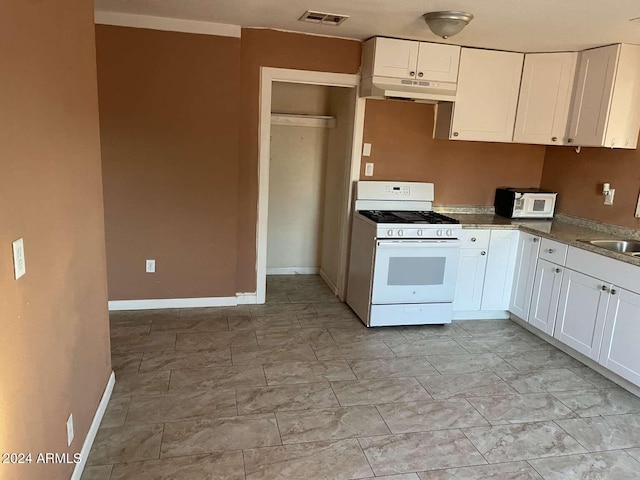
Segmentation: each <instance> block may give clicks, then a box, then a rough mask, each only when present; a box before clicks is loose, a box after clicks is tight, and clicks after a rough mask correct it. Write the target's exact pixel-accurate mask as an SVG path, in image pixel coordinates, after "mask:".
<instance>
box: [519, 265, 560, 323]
mask: <svg viewBox="0 0 640 480" xmlns="http://www.w3.org/2000/svg"><path fill="white" fill-rule="evenodd" d="M563 271H564V268H563V267H560V266H558V265H556V264H554V263H551V262H549V261H547V260H543V259H542V258H540V259H538V266H537V267H536V275H535V280H534V282H533V296H532V299H531V308H530V309H529V318H528V319H527V321H528V322H529V323H530V324H531V325H532V326H534V327H536V328H539V329H540V330H542V331H543V332H544V333H546V334H548V335H553V329H554V327H555V324H556V313H557V312H558V300H559V298H560V287H561V286H562V273H563Z"/></svg>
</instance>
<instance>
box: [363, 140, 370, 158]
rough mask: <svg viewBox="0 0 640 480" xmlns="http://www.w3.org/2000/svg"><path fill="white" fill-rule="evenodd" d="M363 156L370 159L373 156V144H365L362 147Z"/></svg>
mask: <svg viewBox="0 0 640 480" xmlns="http://www.w3.org/2000/svg"><path fill="white" fill-rule="evenodd" d="M362 156H363V157H370V156H371V144H370V143H365V144H364V145H363V146H362Z"/></svg>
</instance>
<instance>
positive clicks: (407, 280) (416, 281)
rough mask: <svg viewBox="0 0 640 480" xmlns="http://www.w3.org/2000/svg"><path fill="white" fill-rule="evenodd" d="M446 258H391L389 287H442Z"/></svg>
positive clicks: (388, 278)
mask: <svg viewBox="0 0 640 480" xmlns="http://www.w3.org/2000/svg"><path fill="white" fill-rule="evenodd" d="M446 262H447V258H446V257H391V258H389V275H388V277H387V285H397V286H403V285H405V286H409V285H442V284H443V283H444V269H445V264H446Z"/></svg>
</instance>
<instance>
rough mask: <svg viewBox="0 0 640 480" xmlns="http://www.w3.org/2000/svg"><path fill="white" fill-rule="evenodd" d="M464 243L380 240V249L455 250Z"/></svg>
mask: <svg viewBox="0 0 640 480" xmlns="http://www.w3.org/2000/svg"><path fill="white" fill-rule="evenodd" d="M461 244H462V242H461V241H460V240H458V239H447V240H378V241H377V246H378V248H399V247H401V248H452V247H453V248H455V247H459V246H460V245H461Z"/></svg>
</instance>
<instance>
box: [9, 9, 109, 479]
mask: <svg viewBox="0 0 640 480" xmlns="http://www.w3.org/2000/svg"><path fill="white" fill-rule="evenodd" d="M0 31H2V42H0V58H1V59H2V74H1V75H0V105H2V107H1V108H0V152H1V153H0V158H1V159H2V160H1V161H0V205H2V207H1V208H0V292H1V293H0V325H1V331H0V452H31V453H32V454H33V455H34V457H33V460H34V463H32V464H31V465H28V466H25V465H6V464H5V465H0V479H2V480H15V479H20V480H42V479H47V480H62V479H68V478H69V477H70V476H71V472H72V470H73V465H67V464H50V465H45V464H36V463H35V460H36V457H35V456H36V455H37V453H38V452H52V453H53V452H55V453H75V452H79V451H80V449H81V447H82V444H83V441H84V439H85V437H86V434H87V431H88V429H89V426H90V424H91V421H92V420H93V415H94V414H95V411H96V408H97V406H98V402H99V401H100V397H101V396H102V393H103V391H104V388H105V386H106V383H107V380H108V377H109V374H110V371H111V365H110V363H111V362H110V355H109V324H108V317H107V303H106V302H107V285H106V272H105V253H104V226H103V209H102V183H101V173H100V143H99V130H98V101H97V100H98V99H97V92H96V71H95V68H96V66H95V47H94V26H93V3H92V2H86V1H84V0H69V1H66V2H64V4H62V3H60V2H33V1H29V2H25V1H24V0H6V1H3V2H2V4H1V6H0ZM19 237H23V238H24V242H25V253H26V267H27V273H26V275H25V276H24V277H22V278H21V279H19V280H14V278H13V271H12V260H11V258H12V254H11V242H12V241H13V240H16V239H17V238H19ZM70 413H73V417H74V424H75V440H74V441H73V443H72V444H71V447H70V448H68V447H67V434H66V425H65V424H66V421H67V417H68V416H69V414H70Z"/></svg>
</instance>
